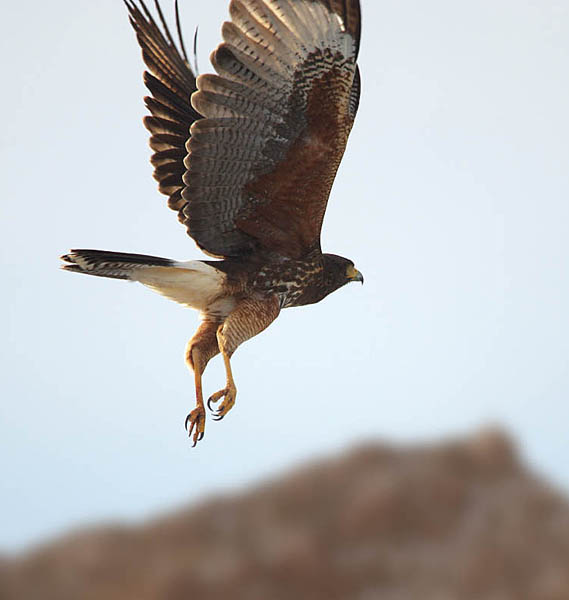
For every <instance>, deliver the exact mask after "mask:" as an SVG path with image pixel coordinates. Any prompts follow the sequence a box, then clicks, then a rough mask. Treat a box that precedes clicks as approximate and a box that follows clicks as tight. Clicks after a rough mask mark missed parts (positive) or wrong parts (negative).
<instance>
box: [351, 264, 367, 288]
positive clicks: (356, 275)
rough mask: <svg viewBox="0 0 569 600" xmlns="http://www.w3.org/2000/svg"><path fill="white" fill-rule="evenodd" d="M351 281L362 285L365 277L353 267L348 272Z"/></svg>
mask: <svg viewBox="0 0 569 600" xmlns="http://www.w3.org/2000/svg"><path fill="white" fill-rule="evenodd" d="M348 277H349V280H350V281H359V282H360V283H361V284H362V285H363V283H364V276H363V275H362V274H361V273H360V272H359V271H358V270H357V269H356V268H354V267H351V268H350V270H349V272H348Z"/></svg>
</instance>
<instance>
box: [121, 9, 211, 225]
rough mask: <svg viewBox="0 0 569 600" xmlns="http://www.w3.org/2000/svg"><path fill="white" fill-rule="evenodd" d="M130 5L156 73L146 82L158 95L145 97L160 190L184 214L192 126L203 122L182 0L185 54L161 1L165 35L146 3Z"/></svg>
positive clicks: (146, 77)
mask: <svg viewBox="0 0 569 600" xmlns="http://www.w3.org/2000/svg"><path fill="white" fill-rule="evenodd" d="M125 4H126V6H127V8H128V12H129V16H130V22H131V24H132V26H133V28H134V30H135V32H136V37H137V40H138V43H139V45H140V47H141V48H142V57H143V59H144V62H145V64H146V66H147V67H148V69H149V71H150V72H149V71H145V72H144V83H145V85H146V87H147V88H148V90H149V91H150V93H151V94H152V96H147V97H146V98H144V102H145V103H146V106H147V107H148V109H149V110H150V112H151V114H152V116H149V117H145V119H144V125H145V126H146V128H147V129H148V130H149V131H150V134H151V137H150V147H151V148H152V150H153V151H154V153H153V155H152V157H151V159H150V160H151V162H152V164H153V165H154V178H155V179H156V180H157V181H158V189H159V190H160V191H161V192H162V193H163V194H166V195H167V196H168V197H169V199H168V206H169V207H170V208H172V209H173V210H177V211H180V210H181V209H182V208H184V206H185V205H186V201H185V200H184V199H183V198H182V189H183V188H184V182H183V180H182V177H183V175H184V172H185V170H186V168H185V166H184V158H185V156H186V154H187V152H186V142H187V141H188V138H189V136H190V126H191V124H192V123H193V122H194V121H195V120H196V119H201V115H200V114H198V113H197V112H196V111H195V109H194V108H192V106H191V104H190V96H191V95H192V93H193V92H195V91H196V89H197V88H196V78H195V76H194V74H193V72H192V70H191V68H190V66H189V64H188V59H187V57H186V51H185V48H184V43H183V40H182V36H181V34H180V27H179V17H178V3H177V1H176V24H177V25H178V35H179V39H180V48H181V51H182V55H181V54H180V51H178V49H177V47H176V44H175V42H174V40H173V39H172V36H171V34H170V31H169V30H168V26H167V25H166V21H165V20H164V16H163V14H162V11H161V9H160V5H159V4H158V2H157V1H156V0H155V6H156V9H157V12H158V16H159V18H160V21H161V23H162V27H163V29H164V33H162V31H161V30H160V28H159V27H158V25H157V24H156V22H155V20H154V18H153V17H152V14H151V13H150V11H149V10H148V8H147V7H146V5H145V4H144V2H143V1H142V0H141V1H140V6H141V8H139V7H138V6H137V5H136V4H135V3H134V2H131V1H128V0H125ZM179 216H180V220H182V221H183V220H184V219H185V218H186V217H185V216H184V215H183V214H181V213H180V215H179Z"/></svg>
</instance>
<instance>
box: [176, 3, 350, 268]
mask: <svg viewBox="0 0 569 600" xmlns="http://www.w3.org/2000/svg"><path fill="white" fill-rule="evenodd" d="M230 13H231V22H227V23H224V25H223V29H222V34H223V39H224V42H223V43H222V44H221V45H220V46H219V47H218V48H217V50H216V51H215V52H214V53H213V54H212V57H211V60H212V63H213V65H214V67H215V70H216V71H217V73H218V75H202V76H200V77H199V78H198V80H197V87H198V91H197V92H196V93H194V94H193V95H192V105H193V107H194V108H195V109H196V110H197V111H198V112H199V113H200V114H202V115H204V117H205V118H204V119H201V120H198V121H195V122H194V123H193V125H192V127H191V130H190V131H191V137H190V139H189V141H188V144H187V149H188V156H187V158H186V159H185V164H186V167H187V172H186V174H185V175H184V183H185V184H186V187H185V188H184V190H183V191H182V198H183V200H185V201H186V202H187V204H186V205H185V206H184V207H183V208H182V210H181V218H182V220H183V221H184V222H185V223H186V225H187V226H188V231H189V234H190V235H191V236H192V237H193V238H194V239H195V240H196V242H197V243H198V245H199V246H200V247H201V248H202V249H203V250H204V251H206V252H208V253H209V254H212V255H215V256H223V257H229V256H240V255H243V254H244V253H247V252H251V251H267V252H277V253H279V254H282V255H284V256H289V257H291V258H300V257H302V256H305V255H307V254H309V253H311V252H313V251H319V250H320V229H321V225H322V220H323V217H324V212H325V210H326V204H327V201H328V196H329V193H330V189H331V187H332V183H333V180H334V177H335V174H336V170H337V168H338V166H339V164H340V160H341V158H342V155H343V153H344V149H345V146H346V143H347V139H348V135H349V132H350V130H351V127H352V124H353V121H354V118H355V114H356V111H357V106H358V100H359V81H360V80H359V73H358V70H357V66H356V59H357V53H358V46H359V37H360V6H359V0H231V3H230Z"/></svg>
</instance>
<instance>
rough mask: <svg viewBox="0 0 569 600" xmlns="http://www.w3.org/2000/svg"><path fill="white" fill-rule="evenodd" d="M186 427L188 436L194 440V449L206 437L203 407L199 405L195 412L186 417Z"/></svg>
mask: <svg viewBox="0 0 569 600" xmlns="http://www.w3.org/2000/svg"><path fill="white" fill-rule="evenodd" d="M188 424H189V427H188ZM185 426H186V429H187V430H188V436H189V437H190V438H192V441H193V442H194V443H193V444H192V448H194V447H195V445H196V444H197V443H198V442H199V441H200V440H202V439H203V437H204V429H205V410H204V407H203V405H198V406H197V407H196V408H195V409H194V410H192V412H191V413H190V414H189V415H188V416H187V417H186V422H185ZM192 434H193V435H192Z"/></svg>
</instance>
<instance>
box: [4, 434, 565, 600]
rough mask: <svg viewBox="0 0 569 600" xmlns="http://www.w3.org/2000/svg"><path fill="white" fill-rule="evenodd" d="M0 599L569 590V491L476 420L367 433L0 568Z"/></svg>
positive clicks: (542, 594) (460, 595)
mask: <svg viewBox="0 0 569 600" xmlns="http://www.w3.org/2000/svg"><path fill="white" fill-rule="evenodd" d="M0 598H1V599H2V600H27V599H30V600H35V599H42V600H44V599H45V600H51V599H53V600H67V599H69V600H77V599H81V600H90V599H101V598H104V599H105V600H119V599H121V600H123V599H127V598H128V599H137V600H147V599H148V600H150V599H153V600H154V599H168V600H178V599H180V600H182V599H184V600H186V599H191V598H200V599H203V600H210V599H218V598H219V599H221V598H223V599H237V600H241V599H246V600H257V599H258V600H281V599H282V600H285V599H286V600H288V599H307V600H320V599H322V600H335V599H338V600H340V599H341V600H344V599H346V600H352V599H354V600H375V599H377V600H471V599H472V600H568V599H569V504H568V502H567V500H566V499H564V498H563V497H561V496H560V495H559V494H558V493H556V492H554V491H553V490H552V489H550V488H549V487H548V486H547V485H545V484H544V483H543V482H542V481H540V480H539V479H538V478H537V477H535V476H534V475H532V474H531V473H529V472H528V470H527V469H526V468H524V467H523V466H522V465H521V464H520V462H519V460H518V458H517V456H516V452H515V450H514V448H513V446H512V444H511V443H510V441H509V440H508V439H507V438H506V437H505V436H504V435H502V434H500V433H499V432H493V431H487V432H483V433H480V434H478V435H476V436H474V437H473V438H469V439H465V440H461V441H456V442H450V443H445V444H441V445H436V446H421V447H411V448H408V447H386V446H381V445H369V446H367V447H362V448H359V449H356V450H354V451H351V452H349V453H348V454H346V455H344V456H339V457H335V458H331V459H329V460H326V461H321V462H320V463H318V464H313V465H311V466H305V467H303V468H301V469H299V470H298V471H297V472H293V473H291V474H289V475H287V476H284V477H282V478H281V479H279V480H277V481H273V482H270V483H266V484H265V485H263V486H260V487H257V488H255V489H253V490H251V491H249V492H247V493H243V494H241V495H239V496H236V497H226V498H217V499H210V500H208V501H206V502H204V503H202V504H201V505H197V506H195V507H193V508H189V509H187V510H184V511H181V512H178V513H177V514H174V515H172V516H169V517H167V518H162V519H160V520H157V521H154V522H151V523H148V524H144V525H141V526H137V527H132V528H124V527H108V528H104V529H96V530H90V531H84V532H82V533H78V534H75V535H72V536H68V537H66V538H64V539H61V540H60V541H57V542H55V543H52V544H51V545H49V546H45V547H43V548H41V549H38V550H35V551H33V552H31V553H29V554H28V555H26V556H23V557H20V558H18V559H12V560H5V561H4V562H3V563H2V564H1V565H0Z"/></svg>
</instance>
